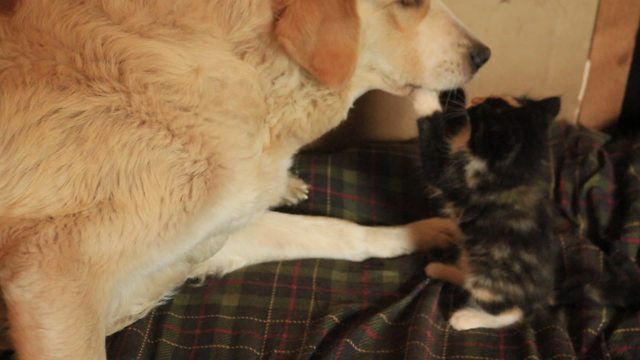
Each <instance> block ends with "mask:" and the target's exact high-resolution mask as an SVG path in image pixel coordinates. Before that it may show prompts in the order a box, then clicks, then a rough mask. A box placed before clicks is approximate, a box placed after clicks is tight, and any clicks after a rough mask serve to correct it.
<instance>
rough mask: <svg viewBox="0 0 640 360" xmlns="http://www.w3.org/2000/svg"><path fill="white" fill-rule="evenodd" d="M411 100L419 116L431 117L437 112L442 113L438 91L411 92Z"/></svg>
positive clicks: (419, 90) (422, 90)
mask: <svg viewBox="0 0 640 360" xmlns="http://www.w3.org/2000/svg"><path fill="white" fill-rule="evenodd" d="M409 98H410V99H411V102H413V108H414V110H415V111H416V113H418V116H430V115H432V114H433V113H435V112H436V111H442V106H440V95H439V94H438V92H436V91H431V90H424V89H417V90H414V91H412V92H411V95H410V96H409Z"/></svg>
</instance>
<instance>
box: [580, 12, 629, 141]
mask: <svg viewBox="0 0 640 360" xmlns="http://www.w3.org/2000/svg"><path fill="white" fill-rule="evenodd" d="M639 23H640V1H638V0H601V1H600V10H599V11H598V19H597V22H596V28H595V32H594V36H593V45H592V48H591V56H590V61H591V67H590V69H589V76H588V78H587V83H586V87H585V89H586V90H585V96H584V98H583V101H582V106H581V108H580V115H579V122H580V124H582V125H585V126H587V127H591V128H597V129H603V128H606V127H609V126H611V125H613V124H614V123H615V122H616V121H617V119H618V116H619V115H620V111H621V109H622V103H623V101H624V95H625V89H626V85H627V79H628V76H629V70H630V67H631V62H632V60H633V53H634V45H635V38H636V34H637V32H638V24H639Z"/></svg>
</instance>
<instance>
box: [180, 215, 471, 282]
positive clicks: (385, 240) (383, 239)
mask: <svg viewBox="0 0 640 360" xmlns="http://www.w3.org/2000/svg"><path fill="white" fill-rule="evenodd" d="M460 236H461V233H460V231H459V229H458V228H457V226H456V224H455V223H454V222H453V221H451V220H447V219H439V218H438V219H427V220H422V221H419V222H416V223H413V224H409V225H405V226H393V227H369V226H361V225H358V224H355V223H352V222H349V221H345V220H340V219H334V218H328V217H315V216H305V215H292V214H284V213H277V212H268V213H266V214H265V215H264V216H262V217H261V218H259V219H258V220H256V221H255V222H254V223H252V224H250V225H249V226H247V227H246V228H244V229H241V230H239V231H237V232H235V233H233V234H231V236H230V237H229V240H228V241H227V242H226V243H225V245H224V246H223V247H222V249H221V250H220V251H219V252H217V253H216V254H215V255H214V256H213V257H211V258H209V259H208V260H206V261H204V262H202V263H201V264H199V265H196V266H195V267H194V271H193V272H192V274H191V276H192V277H203V276H206V275H211V274H213V275H223V274H226V273H229V272H231V271H233V270H236V269H239V268H242V267H244V266H248V265H253V264H257V263H262V262H268V261H279V260H291V259H304V258H307V259H308V258H330V259H342V260H350V261H362V260H365V259H368V258H372V257H381V258H389V257H396V256H400V255H405V254H408V253H410V252H413V251H414V250H416V249H417V248H418V247H419V248H420V249H421V250H428V249H429V248H442V247H447V246H450V245H451V244H452V243H453V242H455V241H457V240H458V239H459V237H460Z"/></svg>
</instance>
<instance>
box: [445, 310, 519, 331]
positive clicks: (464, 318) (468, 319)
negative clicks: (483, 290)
mask: <svg viewBox="0 0 640 360" xmlns="http://www.w3.org/2000/svg"><path fill="white" fill-rule="evenodd" d="M521 319H522V311H521V310H520V309H518V308H513V309H511V310H507V311H505V312H503V313H501V314H499V315H491V314H489V313H486V312H484V311H482V310H479V309H473V308H465V309H461V310H458V311H456V312H455V313H453V315H451V318H450V319H449V324H451V327H452V328H454V329H456V330H470V329H478V328H487V329H498V328H503V327H506V326H509V325H512V324H515V323H516V322H518V321H520V320H521Z"/></svg>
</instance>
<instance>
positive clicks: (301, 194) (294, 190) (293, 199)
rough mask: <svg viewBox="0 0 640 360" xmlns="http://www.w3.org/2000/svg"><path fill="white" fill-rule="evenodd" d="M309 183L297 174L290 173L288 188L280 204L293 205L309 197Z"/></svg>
mask: <svg viewBox="0 0 640 360" xmlns="http://www.w3.org/2000/svg"><path fill="white" fill-rule="evenodd" d="M309 188H310V186H309V184H307V183H306V182H304V180H302V179H300V178H299V177H297V176H294V175H289V183H288V184H287V190H286V192H285V193H284V196H283V197H282V200H281V201H280V205H287V206H293V205H296V204H298V203H300V202H302V201H304V200H307V199H308V198H309Z"/></svg>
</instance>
